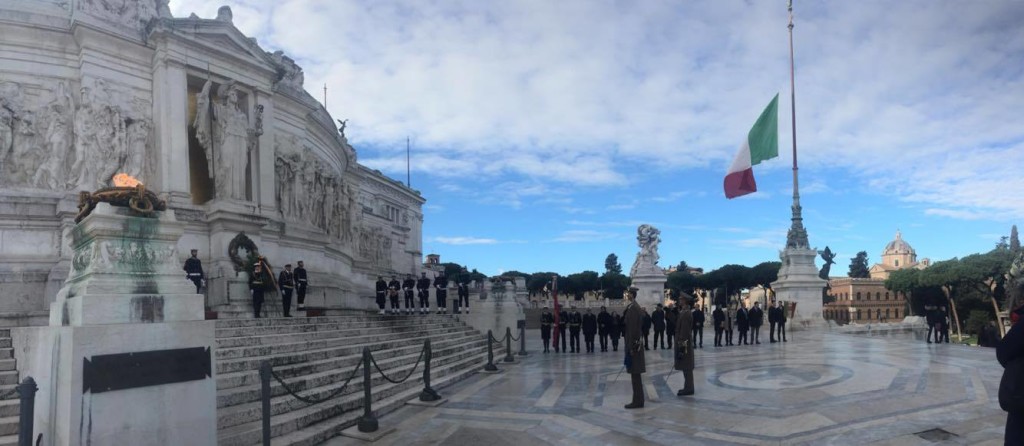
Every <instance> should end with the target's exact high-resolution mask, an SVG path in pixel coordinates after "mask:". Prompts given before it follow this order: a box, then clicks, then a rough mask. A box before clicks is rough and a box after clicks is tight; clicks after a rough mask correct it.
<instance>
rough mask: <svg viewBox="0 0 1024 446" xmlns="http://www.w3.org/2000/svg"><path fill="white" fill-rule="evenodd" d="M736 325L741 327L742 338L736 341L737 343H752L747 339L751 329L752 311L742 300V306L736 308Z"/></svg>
mask: <svg viewBox="0 0 1024 446" xmlns="http://www.w3.org/2000/svg"><path fill="white" fill-rule="evenodd" d="M736 326H737V327H739V329H740V339H739V341H736V345H743V344H747V345H750V341H748V340H747V332H748V331H750V313H749V312H748V311H747V309H746V306H745V304H744V303H743V302H740V308H739V309H738V310H736Z"/></svg>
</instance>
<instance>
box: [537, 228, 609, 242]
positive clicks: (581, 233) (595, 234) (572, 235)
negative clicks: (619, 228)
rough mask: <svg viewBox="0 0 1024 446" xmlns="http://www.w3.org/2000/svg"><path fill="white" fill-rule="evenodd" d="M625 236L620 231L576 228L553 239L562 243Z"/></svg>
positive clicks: (596, 240) (595, 240)
mask: <svg viewBox="0 0 1024 446" xmlns="http://www.w3.org/2000/svg"><path fill="white" fill-rule="evenodd" d="M623 236H624V234H622V233H618V232H602V231H593V230H587V229H574V230H569V231H564V232H562V234H561V235H559V236H558V237H555V238H554V239H553V240H552V241H554V242H562V243H579V242H598V241H602V240H608V239H614V238H619V237H623Z"/></svg>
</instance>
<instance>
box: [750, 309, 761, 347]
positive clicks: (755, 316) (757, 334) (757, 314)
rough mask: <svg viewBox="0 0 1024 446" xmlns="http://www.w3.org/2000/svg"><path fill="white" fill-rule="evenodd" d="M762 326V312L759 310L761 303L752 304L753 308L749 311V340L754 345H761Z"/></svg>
mask: <svg viewBox="0 0 1024 446" xmlns="http://www.w3.org/2000/svg"><path fill="white" fill-rule="evenodd" d="M762 325H764V310H762V309H761V302H754V308H753V309H751V310H750V330H751V334H750V340H751V341H754V343H755V344H761V326H762Z"/></svg>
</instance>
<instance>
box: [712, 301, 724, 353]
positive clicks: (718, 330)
mask: <svg viewBox="0 0 1024 446" xmlns="http://www.w3.org/2000/svg"><path fill="white" fill-rule="evenodd" d="M711 320H712V322H713V323H714V324H715V347H721V346H722V333H724V332H725V312H724V311H722V306H721V305H715V311H712V312H711Z"/></svg>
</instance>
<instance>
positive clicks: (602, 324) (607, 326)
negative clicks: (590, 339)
mask: <svg viewBox="0 0 1024 446" xmlns="http://www.w3.org/2000/svg"><path fill="white" fill-rule="evenodd" d="M613 323H614V320H612V315H610V314H608V310H607V309H605V307H601V312H600V313H597V336H598V338H600V340H601V352H606V351H608V334H609V333H611V328H612V324H613Z"/></svg>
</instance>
